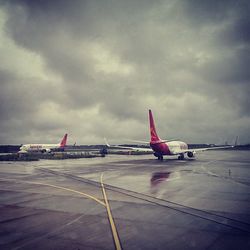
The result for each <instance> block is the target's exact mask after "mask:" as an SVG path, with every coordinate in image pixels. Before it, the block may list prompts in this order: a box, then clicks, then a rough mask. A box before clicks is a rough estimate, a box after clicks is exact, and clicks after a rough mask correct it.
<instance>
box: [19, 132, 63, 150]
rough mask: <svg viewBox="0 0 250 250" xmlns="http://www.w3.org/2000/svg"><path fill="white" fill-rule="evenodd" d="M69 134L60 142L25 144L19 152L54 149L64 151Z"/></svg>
mask: <svg viewBox="0 0 250 250" xmlns="http://www.w3.org/2000/svg"><path fill="white" fill-rule="evenodd" d="M67 136H68V134H65V135H64V137H63V139H62V141H61V142H60V143H58V144H24V145H22V146H21V147H20V151H19V153H27V152H41V153H50V152H52V151H57V150H60V151H63V150H64V147H65V146H66V143H67Z"/></svg>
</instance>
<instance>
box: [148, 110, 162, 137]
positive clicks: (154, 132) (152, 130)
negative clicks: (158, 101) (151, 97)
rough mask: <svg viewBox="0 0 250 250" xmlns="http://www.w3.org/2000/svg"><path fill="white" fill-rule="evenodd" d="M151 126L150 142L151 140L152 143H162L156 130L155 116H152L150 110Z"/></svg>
mask: <svg viewBox="0 0 250 250" xmlns="http://www.w3.org/2000/svg"><path fill="white" fill-rule="evenodd" d="M149 126H150V137H151V138H150V140H151V142H155V141H160V140H161V139H160V138H159V136H158V135H157V132H156V129H155V123H154V118H153V114H152V111H151V110H149Z"/></svg>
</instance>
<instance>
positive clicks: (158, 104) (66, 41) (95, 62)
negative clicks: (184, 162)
mask: <svg viewBox="0 0 250 250" xmlns="http://www.w3.org/2000/svg"><path fill="white" fill-rule="evenodd" d="M0 6H1V7H0V10H1V12H0V19H2V28H1V29H2V31H1V33H0V34H1V36H2V37H3V42H2V47H1V46H0V50H1V48H2V51H3V52H4V53H5V56H4V57H3V59H2V62H1V66H0V84H1V87H0V88H1V94H0V97H1V109H0V111H1V117H2V118H4V119H2V121H1V124H0V126H1V128H2V129H1V133H0V141H1V143H8V142H11V143H23V142H24V140H27V141H28V142H31V141H33V140H35V141H40V140H42V139H45V138H46V142H47V141H48V142H49V141H53V140H58V138H60V137H61V134H63V133H64V132H65V131H67V132H69V133H70V134H71V136H72V140H73V142H74V141H75V140H77V141H79V143H91V142H93V143H102V138H103V136H106V137H109V138H111V139H116V140H118V139H119V138H132V139H147V138H148V127H147V126H148V125H147V110H148V108H152V109H153V110H154V111H155V116H156V117H157V126H158V127H159V134H162V137H166V138H173V137H175V138H176V137H179V138H181V139H182V138H183V139H185V140H187V141H188V142H211V143H212V142H215V143H216V142H218V140H219V139H218V138H222V140H226V139H227V140H231V139H232V138H233V137H235V136H236V135H239V136H240V137H241V138H242V142H244V143H246V142H249V140H250V135H249V132H248V128H249V125H250V117H249V98H248V96H249V79H250V75H249V70H248V65H249V29H248V27H249V20H250V18H249V13H250V12H249V11H248V10H249V6H250V5H249V3H248V1H191V0H190V1H185V2H183V1H173V0H169V1H153V2H152V1H112V0H110V1H73V2H70V1H59V0H58V1H28V0H26V1H17V0H16V1H11V2H9V1H3V2H2V5H0ZM0 27H1V26H0ZM0 52H1V51H0ZM8 124H9V126H8ZM20 126H22V129H20ZM23 127H25V129H23ZM19 129H20V131H22V132H20V133H18V132H16V131H19ZM45 136H46V137H45ZM243 138H244V139H243ZM219 142H221V141H219Z"/></svg>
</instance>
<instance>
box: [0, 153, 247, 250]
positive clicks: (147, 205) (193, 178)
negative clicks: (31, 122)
mask: <svg viewBox="0 0 250 250" xmlns="http://www.w3.org/2000/svg"><path fill="white" fill-rule="evenodd" d="M102 174H103V182H104V187H105V190H106V194H107V198H108V201H109V205H110V208H111V211H112V217H113V219H114V222H115V226H116V230H117V233H118V235H119V240H120V243H121V246H122V248H123V249H250V154H249V151H210V152H204V153H201V154H199V155H197V157H196V159H195V160H190V159H187V160H183V161H178V160H176V157H171V158H167V159H164V161H163V162H160V161H157V160H156V159H155V158H154V157H153V156H151V155H146V156H132V155H130V156H129V155H128V156H126V155H124V156H119V155H108V156H107V157H105V158H92V159H67V160H53V161H51V160H40V161H38V162H0V214H1V216H0V249H36V250H40V249H70V250H71V249H76V250H77V249H115V244H114V237H113V233H112V231H111V226H110V222H109V219H108V215H107V209H106V206H105V204H104V198H103V193H102V189H101V186H100V177H101V175H102Z"/></svg>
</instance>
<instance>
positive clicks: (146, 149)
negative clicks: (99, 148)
mask: <svg viewBox="0 0 250 250" xmlns="http://www.w3.org/2000/svg"><path fill="white" fill-rule="evenodd" d="M105 142H106V146H107V147H109V148H119V149H130V150H133V151H139V152H153V150H152V149H151V148H137V147H128V146H118V145H110V144H109V143H108V142H107V140H106V139H105Z"/></svg>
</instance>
